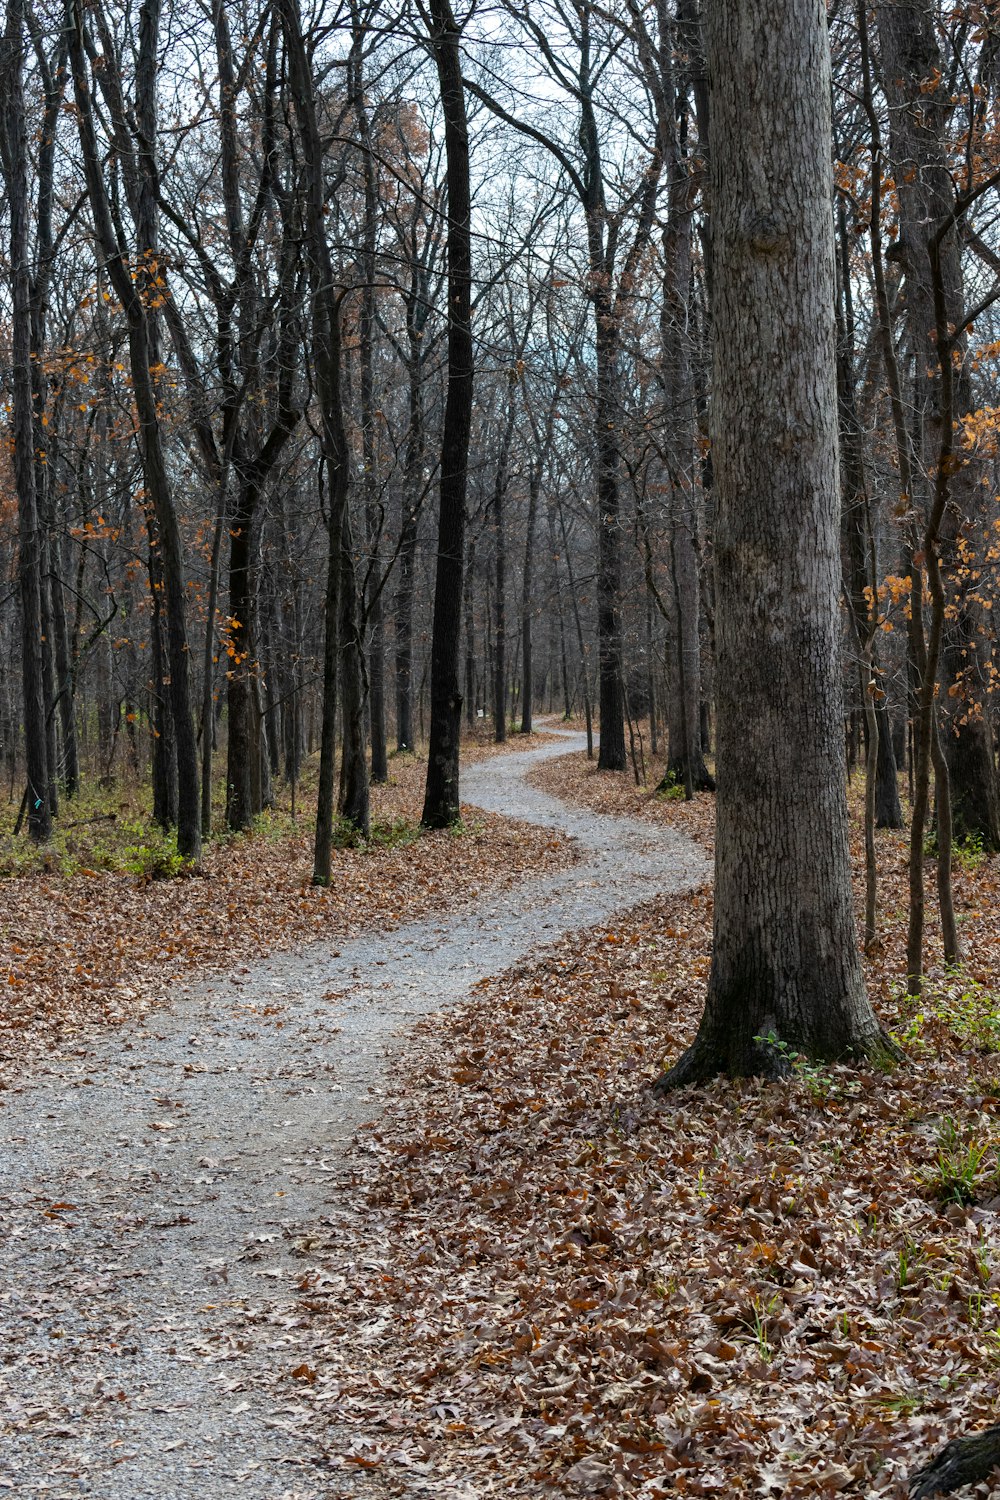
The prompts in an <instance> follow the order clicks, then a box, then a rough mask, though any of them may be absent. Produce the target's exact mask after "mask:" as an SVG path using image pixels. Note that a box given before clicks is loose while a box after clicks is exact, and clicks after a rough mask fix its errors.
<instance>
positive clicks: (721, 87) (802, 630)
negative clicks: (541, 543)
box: [657, 0, 893, 1091]
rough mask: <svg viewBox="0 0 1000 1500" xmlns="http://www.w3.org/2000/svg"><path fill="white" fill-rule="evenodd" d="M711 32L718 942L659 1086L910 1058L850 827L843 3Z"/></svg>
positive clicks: (784, 3) (734, 0)
mask: <svg viewBox="0 0 1000 1500" xmlns="http://www.w3.org/2000/svg"><path fill="white" fill-rule="evenodd" d="M707 43H708V46H707V52H708V66H709V73H710V77H711V79H712V83H713V94H712V107H713V115H712V125H711V143H710V144H711V162H712V208H713V222H712V237H713V243H712V254H713V268H714V286H715V298H716V301H715V307H714V310H713V368H714V399H713V408H712V449H713V457H714V477H715V494H716V503H717V515H716V568H717V589H716V597H717V618H716V629H717V641H718V652H719V658H718V679H717V680H718V733H717V739H718V771H719V795H718V828H717V835H716V864H715V873H716V881H715V919H714V948H713V957H712V968H711V973H710V978H709V986H708V995H707V998H706V1004H705V1011H704V1014H703V1017H702V1021H701V1026H700V1028H699V1031H698V1035H697V1038H696V1040H695V1042H694V1043H693V1045H692V1046H691V1047H690V1048H689V1049H688V1051H687V1052H686V1053H685V1054H684V1055H683V1057H682V1058H681V1059H680V1061H679V1062H678V1063H677V1064H676V1065H675V1066H674V1067H673V1068H672V1069H671V1070H670V1072H669V1073H667V1074H665V1075H664V1077H663V1078H662V1079H661V1080H660V1081H659V1083H658V1085H657V1089H658V1091H662V1090H664V1089H669V1088H672V1087H677V1086H679V1085H682V1084H686V1083H691V1082H694V1081H697V1080H700V1079H704V1078H707V1077H710V1076H712V1075H714V1074H716V1073H719V1072H723V1073H726V1074H729V1075H733V1076H741V1075H746V1074H752V1073H762V1074H770V1075H774V1074H780V1073H783V1072H785V1071H787V1069H788V1065H789V1064H788V1053H789V1050H794V1051H798V1052H801V1053H803V1054H805V1055H806V1056H808V1057H810V1058H822V1059H836V1058H844V1057H851V1056H853V1057H858V1056H866V1057H871V1058H874V1059H877V1060H879V1061H883V1060H886V1059H888V1058H889V1057H890V1056H892V1055H893V1048H892V1044H891V1043H890V1042H889V1040H888V1038H887V1037H886V1036H885V1034H884V1033H883V1032H882V1030H881V1028H880V1026H879V1024H878V1021H877V1019H876V1017H875V1015H874V1012H873V1011H872V1008H871V1005H870V1003H869V1001H868V998H867V996H866V994H865V990H864V986H863V982H862V976H861V966H860V961H859V957H858V948H857V933H856V929H855V921H854V911H853V902H852V895H851V881H850V860H849V852H848V841H847V802H846V792H845V775H844V771H845V768H844V746H843V737H842V732H841V702H840V690H839V683H840V667H839V645H840V640H839V635H840V631H839V618H838V597H839V574H840V558H839V545H838V496H837V393H836V382H835V369H836V364H835V350H834V326H833V309H834V282H833V235H832V231H833V209H832V202H831V182H830V176H831V174H830V157H831V129H830V56H829V42H828V38H827V31H826V15H825V7H824V6H823V4H822V3H821V0H730V3H729V4H727V5H725V6H721V5H720V6H713V7H712V8H711V11H710V13H709V24H708V28H707ZM762 1038H763V1039H764V1040H762ZM769 1038H773V1040H768V1039H769ZM775 1043H777V1044H778V1045H775Z"/></svg>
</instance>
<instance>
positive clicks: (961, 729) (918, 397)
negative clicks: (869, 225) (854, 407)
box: [878, 0, 1000, 849]
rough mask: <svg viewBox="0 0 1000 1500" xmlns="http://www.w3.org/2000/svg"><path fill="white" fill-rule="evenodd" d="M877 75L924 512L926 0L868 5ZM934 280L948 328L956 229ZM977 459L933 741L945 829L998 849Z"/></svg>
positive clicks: (934, 89)
mask: <svg viewBox="0 0 1000 1500" xmlns="http://www.w3.org/2000/svg"><path fill="white" fill-rule="evenodd" d="M878 31H879V41H880V43H881V49H882V72H883V82H884V87H885V94H886V99H887V101H888V104H889V125H890V129H889V148H890V157H891V166H892V175H893V178H894V180H895V183H896V191H897V193H898V195H899V209H900V212H899V241H898V243H897V245H896V246H894V247H893V250H892V253H893V256H894V258H895V259H896V260H898V261H899V262H900V264H901V266H902V268H903V272H904V275H905V282H906V310H907V320H908V324H909V329H910V338H911V343H912V347H913V351H914V378H913V412H914V422H915V431H916V437H915V442H914V447H915V450H916V457H917V459H918V463H919V467H920V470H921V471H922V472H920V473H919V476H918V477H919V478H920V479H921V481H922V482H921V485H920V486H919V488H920V490H921V493H920V494H918V495H917V496H915V497H914V499H915V501H917V502H918V503H919V504H920V505H921V506H922V508H923V512H924V514H925V515H926V513H927V511H928V510H929V507H930V503H931V502H930V498H929V490H930V489H931V487H932V486H931V484H930V482H929V479H928V476H930V475H933V474H934V473H935V471H936V469H937V465H938V461H939V456H940V453H941V448H942V438H943V437H944V438H947V439H949V440H950V434H942V432H941V424H942V405H943V403H942V400H941V396H940V386H941V383H942V372H941V371H940V369H939V361H938V337H937V323H938V319H937V316H936V313H935V287H934V281H935V275H934V271H933V268H932V265H931V241H932V239H933V237H934V232H935V229H936V227H937V226H938V225H939V224H941V223H942V222H943V221H944V220H946V219H947V218H948V216H949V215H950V214H951V213H952V211H953V209H954V206H955V187H954V184H953V181H952V176H951V171H950V169H949V160H948V142H947V123H948V119H949V117H950V113H951V110H952V108H953V105H952V100H951V95H950V90H949V89H948V88H947V87H945V85H944V82H943V81H942V82H941V86H940V87H938V85H937V84H936V83H935V82H934V80H935V79H938V80H941V72H942V67H943V62H942V58H941V54H940V50H939V47H938V43H937V37H936V34H935V29H934V20H933V17H932V15H931V12H930V11H929V10H928V8H927V6H926V5H924V4H922V3H919V0H882V3H881V4H880V5H879V6H878ZM939 279H940V282H941V291H942V293H943V296H944V302H945V312H946V321H947V323H948V325H949V327H952V328H956V327H959V325H960V323H961V320H962V318H963V316H964V313H965V305H964V286H963V277H962V262H961V254H960V248H959V242H958V236H957V234H956V233H955V232H954V231H951V232H949V233H948V235H947V236H946V237H945V239H944V240H943V241H942V243H941V245H940V263H939ZM954 353H955V361H956V367H955V371H954V377H953V383H954V399H953V403H952V405H953V417H954V419H955V420H960V419H961V418H962V417H963V416H965V415H967V414H968V413H969V412H971V411H973V410H974V408H975V404H976V403H975V400H974V396H973V390H972V382H971V379H970V376H969V369H968V364H967V361H966V358H965V353H966V338H965V336H964V334H960V335H959V336H958V339H957V342H956V348H955V351H954ZM979 477H980V476H979V472H978V469H977V466H976V465H974V464H973V463H970V462H961V461H959V462H956V463H955V465H954V473H953V474H952V475H950V476H949V496H948V503H947V505H946V508H945V511H944V515H943V517H942V524H941V528H940V537H941V544H940V552H941V567H942V572H943V575H944V578H945V580H946V583H947V584H948V585H949V586H950V589H951V592H952V598H951V600H950V603H951V604H952V605H953V608H954V612H955V617H954V623H953V625H952V626H951V628H950V629H949V631H948V633H947V634H946V635H945V636H944V637H943V639H942V648H941V660H940V667H941V678H942V682H941V705H942V710H943V712H942V719H943V725H942V729H943V733H942V742H943V748H944V752H945V758H946V760H947V763H948V772H949V776H948V780H949V784H950V787H951V794H952V803H953V820H954V825H955V832H956V835H957V836H959V837H961V836H968V835H970V834H971V835H974V836H978V837H979V838H981V840H982V841H983V844H984V845H985V847H987V848H989V849H1000V781H998V778H997V772H996V763H995V759H994V754H993V744H992V735H991V731H990V726H989V723H988V720H987V716H986V713H985V711H984V705H985V703H986V699H987V694H988V689H989V676H990V668H991V664H992V663H991V658H992V641H991V634H990V632H989V630H988V628H987V620H986V618H985V614H984V611H983V608H982V605H981V604H980V603H979V602H978V599H977V594H978V589H977V586H976V584H975V583H974V582H973V581H972V580H971V579H970V578H969V576H968V575H969V570H968V568H965V567H963V565H962V562H961V557H960V550H961V549H960V539H961V537H962V534H963V531H964V529H965V528H966V527H967V526H968V525H970V524H971V523H973V522H974V521H975V520H977V519H979V517H980V511H981V504H982V502H981V496H982V493H983V492H982V490H981V488H980V486H979V484H978V480H979Z"/></svg>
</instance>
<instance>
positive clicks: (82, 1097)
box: [0, 731, 710, 1500]
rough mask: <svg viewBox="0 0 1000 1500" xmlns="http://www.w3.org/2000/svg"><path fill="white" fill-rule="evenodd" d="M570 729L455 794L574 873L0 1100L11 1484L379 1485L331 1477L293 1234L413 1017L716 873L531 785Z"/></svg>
mask: <svg viewBox="0 0 1000 1500" xmlns="http://www.w3.org/2000/svg"><path fill="white" fill-rule="evenodd" d="M563 738H564V740H565V743H556V744H549V745H546V746H544V747H543V748H541V749H534V750H530V751H526V752H523V753H516V754H509V755H503V756H498V757H496V758H495V759H492V760H487V761H483V762H481V763H479V764H478V765H475V766H473V767H471V768H470V769H469V770H467V771H464V772H463V781H462V791H463V801H464V802H466V803H471V804H474V805H476V806H479V807H482V808H484V809H486V810H489V811H493V812H507V813H510V814H512V815H516V816H518V817H521V818H525V819H527V820H530V821H532V822H536V823H539V824H542V825H544V826H548V827H551V828H552V829H554V830H559V831H560V832H561V833H562V834H564V835H565V834H568V835H571V836H572V837H574V838H575V839H576V840H577V841H578V843H579V848H580V855H581V857H580V859H579V861H578V862H577V863H576V864H575V865H573V866H571V867H569V868H568V869H566V870H564V871H561V872H559V873H557V874H554V875H547V876H544V877H541V878H539V879H534V880H527V881H525V882H524V883H523V884H522V885H520V886H518V887H516V888H515V889H513V890H511V891H508V892H506V893H504V894H503V895H502V896H499V897H495V898H492V899H491V898H490V896H489V895H486V896H484V897H483V898H482V899H481V900H480V901H479V902H478V903H477V904H476V905H475V906H473V907H471V908H470V909H468V910H465V911H463V912H461V913H459V914H457V915H455V916H453V917H452V916H447V915H442V916H440V917H438V918H436V919H431V920H428V921H423V922H418V923H413V924H409V925H407V926H405V927H400V928H398V929H397V930H396V931H394V932H387V933H381V934H380V933H372V934H369V935H367V936H364V937H361V938H358V939H355V940H352V941H350V942H347V941H345V942H343V943H342V944H341V945H340V946H339V948H333V947H331V946H330V945H329V944H324V943H317V944H313V945H311V946H310V947H308V948H306V949H304V950H301V951H299V952H297V953H292V954H284V955H279V956H277V957H274V958H271V959H267V960H264V961H260V962H254V963H253V964H252V965H249V966H247V967H245V968H242V969H239V968H238V969H237V971H236V972H234V974H233V975H232V976H231V977H230V978H229V979H228V980H225V981H220V982H213V984H211V985H207V984H206V985H203V986H196V987H194V988H193V989H191V988H189V989H187V990H185V991H180V990H178V991H175V992H173V994H172V996H171V998H170V1000H169V1002H168V1004H167V1005H166V1006H165V1007H157V1008H155V1009H153V1008H151V1009H150V1010H149V1012H148V1013H147V1015H146V1017H145V1019H144V1020H143V1021H142V1022H141V1023H137V1024H135V1025H133V1026H131V1027H128V1028H124V1029H122V1030H119V1031H116V1032H114V1033H113V1034H105V1035H103V1036H100V1037H99V1038H97V1039H96V1040H92V1041H91V1042H89V1043H88V1044H87V1045H86V1046H85V1047H82V1048H81V1049H80V1050H78V1051H71V1052H69V1053H63V1054H61V1055H59V1056H54V1057H51V1058H50V1059H49V1060H48V1062H47V1063H46V1064H45V1065H42V1066H36V1068H35V1070H34V1073H33V1076H30V1077H27V1078H24V1079H22V1080H20V1081H19V1082H18V1083H16V1084H15V1085H14V1086H12V1087H11V1088H9V1089H8V1090H7V1091H6V1092H5V1093H3V1094H0V1339H2V1360H0V1494H2V1493H3V1492H5V1491H10V1492H12V1493H16V1494H18V1495H22V1496H32V1497H35V1496H39V1497H41V1496H45V1497H50V1500H63V1497H68V1496H78V1495H80V1494H89V1495H94V1496H100V1497H102V1500H230V1497H233V1500H235V1497H237V1496H239V1497H240V1500H320V1497H322V1500H334V1497H336V1500H339V1497H347V1496H353V1495H355V1494H357V1495H359V1496H360V1495H374V1494H375V1493H377V1490H376V1489H374V1488H373V1487H372V1483H371V1481H367V1480H366V1476H364V1475H363V1474H359V1476H358V1478H357V1480H356V1481H355V1482H354V1483H355V1485H356V1487H352V1482H351V1481H350V1480H346V1479H344V1478H342V1477H341V1475H340V1474H337V1475H336V1476H334V1474H332V1473H331V1472H329V1471H327V1472H326V1473H324V1471H323V1454H322V1453H321V1452H320V1451H318V1449H317V1447H316V1445H315V1444H314V1443H313V1442H312V1441H311V1439H310V1436H309V1427H310V1425H311V1424H310V1423H309V1421H308V1417H309V1413H308V1411H306V1412H305V1413H304V1412H303V1409H302V1408H301V1406H300V1405H298V1404H297V1403H296V1400H295V1396H296V1381H295V1379H294V1378H293V1376H292V1371H293V1370H294V1369H295V1366H296V1357H295V1356H296V1349H295V1332H294V1326H293V1322H294V1320H293V1318H292V1316H291V1308H292V1305H293V1303H294V1300H295V1297H296V1283H297V1282H298V1280H299V1279H300V1278H301V1275H302V1269H303V1260H302V1258H301V1257H302V1246H301V1244H297V1243H296V1240H295V1235H296V1234H297V1233H298V1232H299V1230H300V1227H301V1226H302V1225H309V1224H321V1223H322V1222H323V1220H324V1215H325V1214H326V1213H328V1212H329V1205H330V1202H331V1184H332V1181H333V1179H334V1178H335V1177H336V1175H337V1173H338V1171H339V1169H340V1165H341V1163H342V1161H343V1151H344V1149H345V1147H346V1144H347V1142H348V1141H349V1139H350V1137H351V1135H352V1134H353V1132H354V1131H355V1129H356V1128H357V1126H358V1125H359V1124H360V1123H362V1122H363V1121H364V1120H367V1119H371V1118H372V1117H373V1116H376V1115H377V1114H378V1113H379V1111H380V1109H381V1108H382V1101H383V1099H384V1097H385V1096H386V1095H387V1094H390V1093H391V1085H392V1070H393V1055H394V1053H398V1051H399V1049H400V1047H401V1046H402V1045H403V1044H404V1040H405V1030H406V1027H407V1026H408V1024H409V1023H410V1022H412V1021H413V1020H414V1019H416V1018H417V1017H419V1016H422V1015H426V1014H427V1013H429V1012H433V1011H435V1010H438V1009H440V1008H442V1007H444V1006H447V1005H451V1004H453V1003H454V1002H455V1001H457V1000H460V999H462V998H463V997H464V996H465V995H466V994H467V993H468V992H469V990H470V988H471V987H472V986H473V985H474V984H475V983H476V982H477V981H479V980H481V979H483V978H486V977H488V976H491V975H494V974H499V973H502V972H503V971H504V970H505V969H507V968H509V967H510V966H511V965H513V964H515V963H517V962H519V961H520V960H522V959H523V958H524V957H525V956H526V955H527V954H529V953H530V952H532V950H534V949H536V948H538V947H539V946H541V945H544V944H546V943H547V942H550V941H553V940H554V939H556V938H557V937H560V936H561V935H563V934H565V933H566V932H570V931H573V930H576V929H578V928H583V927H587V926H591V925H593V924H595V923H599V922H602V921H604V920H606V919H607V918H609V917H610V916H611V915H612V914H613V913H614V912H615V911H618V910H622V909H625V908H628V907H630V906H633V905H635V904H636V903H637V902H640V901H643V900H645V899H648V898H649V897H650V896H652V895H654V894H656V893H657V892H660V891H679V890H684V889H688V888H693V887H695V886H697V885H700V884H702V883H703V882H704V881H705V880H706V879H707V878H708V876H709V873H710V871H709V865H708V861H707V859H706V856H705V854H704V852H703V851H702V850H700V849H698V848H696V847H695V846H694V845H692V844H691V843H689V842H688V841H686V840H685V839H683V838H682V837H680V836H679V835H676V834H673V833H671V832H669V831H665V830H663V829H660V828H654V827H651V826H648V825H645V824H642V823H639V822H637V821H633V820H627V819H623V818H608V817H602V816H599V815H597V814H595V813H592V812H590V811H588V810H582V809H578V808H573V807H569V806H567V805H566V804H564V803H562V802H558V801H556V800H555V799H554V798H552V797H549V796H548V795H546V794H545V793H544V792H542V791H540V790H538V789H536V788H533V787H529V786H527V785H526V784H525V782H524V774H525V772H526V771H527V770H528V769H530V768H531V767H532V766H534V765H536V764H537V763H538V762H539V761H541V760H544V759H547V758H549V757H551V756H555V755H562V754H565V753H566V751H567V750H571V749H576V748H580V747H582V745H583V743H584V737H583V735H580V734H575V733H572V732H568V731H564V732H563ZM455 857H456V859H460V858H461V842H460V841H457V842H456V846H455ZM233 960H234V963H235V964H236V965H238V964H239V955H238V954H234V955H233ZM401 1037H402V1039H401ZM336 1222H337V1223H338V1224H339V1223H341V1222H342V1216H340V1215H339V1214H338V1217H337V1220H336ZM350 1255H351V1246H350V1243H349V1239H345V1245H344V1257H345V1262H347V1261H349V1259H350ZM327 1440H328V1439H327ZM346 1441H347V1437H346V1436H345V1442H346Z"/></svg>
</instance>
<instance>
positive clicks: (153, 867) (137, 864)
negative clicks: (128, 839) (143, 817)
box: [121, 828, 191, 880]
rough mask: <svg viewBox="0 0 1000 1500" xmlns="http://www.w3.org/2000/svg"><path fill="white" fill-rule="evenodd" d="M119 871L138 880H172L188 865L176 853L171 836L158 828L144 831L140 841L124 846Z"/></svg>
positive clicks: (188, 864)
mask: <svg viewBox="0 0 1000 1500" xmlns="http://www.w3.org/2000/svg"><path fill="white" fill-rule="evenodd" d="M121 868H122V869H123V870H126V871H127V872H128V873H129V874H130V875H138V876H139V878H140V879H141V880H174V879H176V877H177V876H178V875H183V874H184V873H185V872H186V871H188V870H189V869H190V868H191V865H190V861H189V860H187V859H185V858H184V857H183V855H180V854H178V853H177V843H176V840H175V838H174V836H173V834H166V833H164V832H163V831H162V829H160V828H146V829H144V830H143V831H142V834H141V836H140V840H139V841H138V842H136V843H133V844H126V846H125V848H124V850H123V851H122V859H121Z"/></svg>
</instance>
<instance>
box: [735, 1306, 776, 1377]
mask: <svg viewBox="0 0 1000 1500" xmlns="http://www.w3.org/2000/svg"><path fill="white" fill-rule="evenodd" d="M780 1301H781V1298H780V1295H779V1293H777V1292H775V1294H774V1296H773V1297H768V1298H767V1299H766V1300H765V1298H763V1297H761V1296H755V1297H754V1298H753V1299H752V1300H751V1303H750V1316H749V1317H748V1318H744V1320H743V1326H744V1328H745V1329H746V1330H747V1332H748V1333H749V1334H750V1336H751V1338H752V1339H753V1341H754V1343H755V1344H756V1345H757V1354H758V1356H759V1358H760V1361H761V1363H762V1364H765V1365H769V1364H770V1363H771V1360H772V1359H773V1358H774V1350H773V1348H772V1347H771V1338H770V1324H771V1318H772V1316H773V1314H774V1311H775V1309H776V1307H777V1306H778V1303H779V1302H780Z"/></svg>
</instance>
